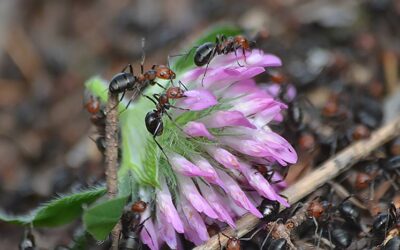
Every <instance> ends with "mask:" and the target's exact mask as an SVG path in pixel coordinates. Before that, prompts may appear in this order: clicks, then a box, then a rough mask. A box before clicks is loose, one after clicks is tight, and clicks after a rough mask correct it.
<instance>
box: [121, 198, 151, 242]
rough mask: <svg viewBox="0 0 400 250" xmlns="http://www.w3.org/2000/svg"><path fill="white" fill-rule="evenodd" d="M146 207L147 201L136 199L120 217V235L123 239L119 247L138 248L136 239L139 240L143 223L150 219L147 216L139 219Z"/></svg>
mask: <svg viewBox="0 0 400 250" xmlns="http://www.w3.org/2000/svg"><path fill="white" fill-rule="evenodd" d="M146 209H147V203H146V202H144V201H141V200H138V201H136V202H135V203H133V204H132V206H131V207H130V209H129V210H127V211H126V212H125V213H124V214H123V215H122V218H121V222H122V223H121V224H122V230H121V233H122V237H123V241H122V242H121V244H123V246H122V247H120V249H125V250H128V249H138V243H139V242H138V240H139V234H140V231H141V230H142V228H143V225H144V223H145V222H146V221H147V220H148V219H150V217H148V218H147V219H145V220H143V221H142V222H140V221H141V218H142V216H141V215H142V214H143V213H144V211H146Z"/></svg>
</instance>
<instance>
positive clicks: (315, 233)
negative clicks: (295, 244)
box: [312, 216, 322, 244]
mask: <svg viewBox="0 0 400 250" xmlns="http://www.w3.org/2000/svg"><path fill="white" fill-rule="evenodd" d="M312 220H313V222H314V225H315V231H314V235H315V236H316V237H317V239H319V238H318V229H319V228H318V222H317V219H315V217H314V216H313V217H312ZM321 231H322V229H321ZM314 242H315V241H314ZM318 244H319V240H318Z"/></svg>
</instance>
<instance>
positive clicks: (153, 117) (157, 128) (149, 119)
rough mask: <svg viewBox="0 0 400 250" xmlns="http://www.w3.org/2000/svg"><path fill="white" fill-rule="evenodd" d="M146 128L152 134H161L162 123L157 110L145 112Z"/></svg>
mask: <svg viewBox="0 0 400 250" xmlns="http://www.w3.org/2000/svg"><path fill="white" fill-rule="evenodd" d="M145 123H146V128H147V131H149V132H150V133H151V134H152V135H154V136H159V135H162V133H163V129H164V125H163V122H162V118H161V115H160V113H159V112H157V111H155V110H153V111H150V112H149V113H147V115H146V118H145Z"/></svg>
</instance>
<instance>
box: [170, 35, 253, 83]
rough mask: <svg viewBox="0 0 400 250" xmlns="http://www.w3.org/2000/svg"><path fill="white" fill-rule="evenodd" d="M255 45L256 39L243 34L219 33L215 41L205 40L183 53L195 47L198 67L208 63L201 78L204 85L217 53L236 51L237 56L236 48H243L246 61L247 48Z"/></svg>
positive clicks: (225, 53)
mask: <svg viewBox="0 0 400 250" xmlns="http://www.w3.org/2000/svg"><path fill="white" fill-rule="evenodd" d="M254 47H255V41H250V40H249V39H247V38H246V37H244V36H242V35H237V36H228V37H227V36H225V35H217V37H216V38H215V42H214V43H213V42H205V43H203V44H201V45H199V46H195V47H193V48H192V49H191V50H190V51H189V52H188V53H186V54H183V55H186V56H188V55H189V54H190V53H191V51H192V50H193V49H196V50H195V52H194V64H196V66H198V67H201V66H204V65H206V69H205V71H204V75H203V78H202V79H201V85H202V86H203V81H204V78H205V76H206V73H207V69H208V65H209V64H210V62H211V60H212V59H213V58H214V57H215V56H216V55H227V54H229V53H231V52H234V53H235V56H236V58H237V52H236V50H238V49H240V48H241V49H242V52H243V56H244V60H245V62H246V50H251V49H252V48H254ZM181 55H182V54H179V55H174V56H181ZM174 56H172V57H174ZM237 63H238V65H239V66H240V67H243V65H240V63H239V61H237Z"/></svg>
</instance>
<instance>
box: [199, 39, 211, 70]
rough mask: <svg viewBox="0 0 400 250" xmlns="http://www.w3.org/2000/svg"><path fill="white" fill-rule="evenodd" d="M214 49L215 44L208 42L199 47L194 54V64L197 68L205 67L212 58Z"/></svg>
mask: <svg viewBox="0 0 400 250" xmlns="http://www.w3.org/2000/svg"><path fill="white" fill-rule="evenodd" d="M214 49H215V43H212V42H208V43H204V44H202V45H200V46H199V47H198V48H197V49H196V52H195V54H194V64H196V65H197V66H199V67H200V66H203V65H206V64H207V63H208V62H209V61H210V60H211V57H212V56H213V52H214Z"/></svg>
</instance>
